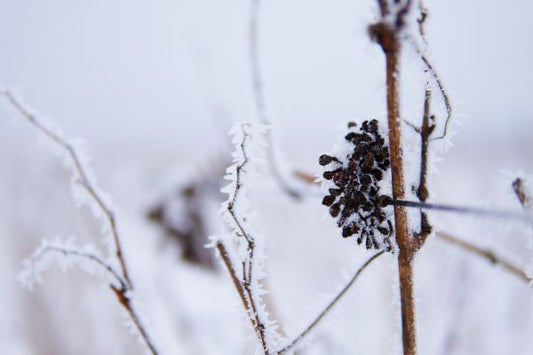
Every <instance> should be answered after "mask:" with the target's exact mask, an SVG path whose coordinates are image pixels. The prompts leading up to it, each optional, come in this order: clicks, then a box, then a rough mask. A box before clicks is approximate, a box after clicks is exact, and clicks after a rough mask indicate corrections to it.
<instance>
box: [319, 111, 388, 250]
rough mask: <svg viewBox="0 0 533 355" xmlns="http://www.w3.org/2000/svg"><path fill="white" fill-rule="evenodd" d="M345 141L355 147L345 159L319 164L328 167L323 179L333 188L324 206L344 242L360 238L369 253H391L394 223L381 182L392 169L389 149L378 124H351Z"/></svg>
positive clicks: (326, 158) (324, 158)
mask: <svg viewBox="0 0 533 355" xmlns="http://www.w3.org/2000/svg"><path fill="white" fill-rule="evenodd" d="M348 129H349V133H348V134H347V135H346V136H345V140H346V141H347V142H348V144H350V145H351V146H353V149H351V151H350V153H348V154H346V156H342V157H335V156H330V155H327V154H323V155H321V156H320V158H319V164H320V165H322V166H324V167H326V169H329V170H326V171H325V172H324V174H323V177H324V179H326V180H329V181H331V182H333V184H334V185H335V187H334V188H330V189H329V194H328V195H326V196H325V197H324V199H323V200H322V204H324V205H326V206H328V207H329V214H330V215H331V216H332V217H334V218H337V225H338V226H339V227H341V228H342V236H343V237H344V238H347V237H351V236H357V243H358V244H361V243H363V242H364V243H365V246H366V248H367V249H385V250H391V243H390V236H391V235H392V233H393V228H392V222H391V221H390V219H389V218H388V215H387V213H386V212H385V210H384V209H383V203H382V200H383V199H384V198H386V196H381V195H380V181H381V180H382V179H383V178H384V176H385V174H386V173H387V171H388V169H389V168H390V156H389V148H388V146H387V145H385V139H383V137H382V135H381V134H380V133H379V123H378V121H377V120H371V121H364V122H363V124H362V125H361V127H359V129H358V127H357V125H356V124H355V123H354V122H350V123H349V124H348Z"/></svg>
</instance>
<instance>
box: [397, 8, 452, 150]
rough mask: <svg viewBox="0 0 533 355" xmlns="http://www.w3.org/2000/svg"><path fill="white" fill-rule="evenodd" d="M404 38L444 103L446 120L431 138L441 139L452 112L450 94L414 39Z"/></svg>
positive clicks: (446, 130)
mask: <svg viewBox="0 0 533 355" xmlns="http://www.w3.org/2000/svg"><path fill="white" fill-rule="evenodd" d="M426 16H427V14H426ZM404 39H405V40H406V41H407V43H409V44H410V45H411V46H412V47H413V48H414V50H415V52H416V54H417V55H418V56H419V57H420V60H421V61H422V63H423V64H424V66H425V67H426V70H427V71H428V72H429V74H430V75H431V77H432V78H433V81H434V82H435V84H437V87H438V89H439V93H440V96H441V98H442V102H443V103H444V107H445V109H446V120H445V121H444V129H443V131H442V134H441V135H440V136H438V137H434V138H432V139H431V140H438V139H443V138H444V137H446V135H447V134H448V126H449V123H450V121H451V119H452V114H453V107H452V103H451V100H450V96H449V95H448V91H447V90H446V88H445V87H444V83H443V82H442V79H441V78H440V76H439V74H438V73H437V70H436V69H435V67H434V65H433V64H432V63H431V61H430V60H429V58H428V56H427V55H426V54H425V53H424V51H423V50H422V49H421V48H420V46H419V45H418V44H417V43H416V41H415V40H414V39H413V38H412V37H411V36H409V35H405V36H404Z"/></svg>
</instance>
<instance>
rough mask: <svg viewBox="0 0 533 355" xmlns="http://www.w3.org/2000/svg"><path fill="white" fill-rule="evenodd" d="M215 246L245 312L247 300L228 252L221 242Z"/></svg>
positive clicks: (248, 307) (248, 306)
mask: <svg viewBox="0 0 533 355" xmlns="http://www.w3.org/2000/svg"><path fill="white" fill-rule="evenodd" d="M215 246H216V248H217V250H218V254H219V255H220V258H221V259H222V262H223V263H224V266H225V267H226V269H227V270H228V273H229V275H230V277H231V281H232V282H233V286H235V289H236V290H237V293H238V294H239V298H240V299H241V301H242V305H243V306H244V308H245V309H246V310H248V309H250V305H249V304H248V299H247V298H246V296H245V294H244V290H243V288H242V284H241V282H240V280H239V277H238V276H237V272H236V271H235V268H234V267H233V263H232V262H231V258H230V256H229V254H228V250H227V249H226V247H225V246H224V244H223V243H222V242H221V241H218V242H217V243H216V245H215ZM250 320H251V319H250ZM252 326H255V324H254V322H252Z"/></svg>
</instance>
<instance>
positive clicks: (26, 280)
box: [18, 238, 124, 290]
mask: <svg viewBox="0 0 533 355" xmlns="http://www.w3.org/2000/svg"><path fill="white" fill-rule="evenodd" d="M53 264H57V266H58V267H59V268H60V269H62V270H63V271H64V272H65V271H67V270H69V269H71V268H72V267H74V266H79V267H80V269H82V270H83V271H85V272H86V273H88V274H90V275H94V276H97V277H98V278H99V279H100V280H102V281H103V282H104V283H106V284H111V285H115V286H116V287H121V286H122V285H123V284H124V280H123V279H122V277H121V276H120V275H119V273H118V272H117V271H116V270H115V269H114V268H113V267H112V266H111V265H110V263H108V262H107V261H106V260H105V259H104V258H103V257H102V256H100V255H99V254H98V251H97V250H96V248H95V247H94V246H93V245H86V246H82V247H76V246H74V244H73V243H72V240H71V239H69V240H66V241H62V240H60V239H59V238H57V239H55V240H53V241H46V240H43V241H42V242H41V245H40V246H39V247H38V248H37V249H36V250H35V251H34V252H33V254H32V255H31V256H30V257H29V258H27V259H26V260H24V261H23V269H22V270H21V271H20V273H19V275H18V279H19V281H20V282H21V283H22V284H23V285H24V286H25V287H27V288H28V289H30V290H31V289H33V285H34V284H35V283H40V284H42V283H43V280H42V277H41V275H42V273H43V272H45V271H47V270H49V269H50V268H51V267H52V265H53Z"/></svg>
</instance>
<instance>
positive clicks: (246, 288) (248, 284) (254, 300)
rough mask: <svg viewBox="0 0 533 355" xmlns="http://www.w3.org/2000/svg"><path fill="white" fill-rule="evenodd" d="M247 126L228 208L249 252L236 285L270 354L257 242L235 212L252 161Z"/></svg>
mask: <svg viewBox="0 0 533 355" xmlns="http://www.w3.org/2000/svg"><path fill="white" fill-rule="evenodd" d="M246 127H248V126H247V125H242V126H241V129H242V134H243V135H242V140H241V142H240V143H239V149H240V151H241V153H242V160H241V162H240V163H238V164H237V165H236V167H235V187H234V189H233V191H232V192H231V193H230V199H229V201H228V203H227V206H226V209H227V211H228V213H229V215H230V217H231V219H232V220H233V222H234V223H235V227H234V229H235V233H236V234H237V236H238V237H240V238H244V240H245V242H246V245H247V252H248V255H247V257H246V259H245V260H244V261H243V262H242V279H241V281H240V287H237V286H236V287H237V291H238V292H239V295H241V297H242V295H244V298H245V301H243V305H244V306H245V307H246V311H247V313H248V317H249V319H250V321H251V323H252V325H253V327H254V330H255V331H256V334H257V337H258V339H259V341H260V343H261V346H262V347H263V351H264V353H265V354H268V353H269V344H268V343H267V339H266V324H267V322H266V321H264V320H262V319H261V316H260V314H259V309H258V304H259V302H260V298H259V295H255V294H254V292H253V290H252V284H253V283H254V281H255V282H256V277H255V270H254V264H255V247H256V243H255V239H254V237H253V236H252V235H251V234H250V233H249V232H248V231H247V230H246V229H245V227H244V225H243V222H241V220H240V219H239V217H238V216H237V214H236V212H235V205H236V204H237V203H238V197H239V196H240V191H241V188H242V172H243V171H244V170H245V168H246V166H247V164H248V163H249V161H250V160H249V157H248V155H247V152H246V144H247V140H248V138H249V133H248V132H247V131H246ZM217 247H218V245H217ZM219 251H220V249H219ZM221 254H222V253H221ZM223 260H224V258H223ZM227 261H229V259H227ZM226 268H227V269H228V271H229V272H230V275H232V279H233V278H234V277H237V276H236V272H235V270H234V268H233V267H232V266H231V267H228V266H227V265H226ZM232 270H233V271H232ZM234 283H235V281H234Z"/></svg>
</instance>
